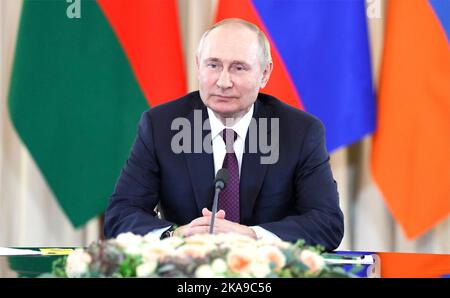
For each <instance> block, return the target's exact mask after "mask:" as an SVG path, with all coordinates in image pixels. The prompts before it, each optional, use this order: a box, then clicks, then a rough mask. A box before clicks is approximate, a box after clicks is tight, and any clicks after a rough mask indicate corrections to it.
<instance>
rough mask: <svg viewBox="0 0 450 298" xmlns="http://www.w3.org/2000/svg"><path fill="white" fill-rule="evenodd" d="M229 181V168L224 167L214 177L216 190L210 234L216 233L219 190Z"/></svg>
mask: <svg viewBox="0 0 450 298" xmlns="http://www.w3.org/2000/svg"><path fill="white" fill-rule="evenodd" d="M227 183H228V170H227V169H224V168H222V169H220V170H219V171H218V172H217V175H216V178H215V179H214V188H215V189H216V192H215V194H214V201H213V207H212V215H211V224H210V227H209V233H210V234H213V233H214V220H215V219H216V213H217V201H218V200H219V192H220V191H221V190H223V189H224V188H225V186H226V185H227Z"/></svg>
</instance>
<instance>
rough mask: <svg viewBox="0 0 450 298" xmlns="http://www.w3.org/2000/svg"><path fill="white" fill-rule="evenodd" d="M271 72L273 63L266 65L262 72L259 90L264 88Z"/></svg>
mask: <svg viewBox="0 0 450 298" xmlns="http://www.w3.org/2000/svg"><path fill="white" fill-rule="evenodd" d="M272 70H273V62H270V63H269V64H267V66H266V68H265V69H264V71H263V75H262V79H261V89H262V88H264V87H266V85H267V82H269V78H270V74H271V73H272Z"/></svg>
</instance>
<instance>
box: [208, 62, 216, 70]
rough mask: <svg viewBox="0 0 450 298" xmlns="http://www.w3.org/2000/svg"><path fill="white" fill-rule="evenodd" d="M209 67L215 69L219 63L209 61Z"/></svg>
mask: <svg viewBox="0 0 450 298" xmlns="http://www.w3.org/2000/svg"><path fill="white" fill-rule="evenodd" d="M208 67H209V68H213V69H214V68H216V67H217V64H215V63H208Z"/></svg>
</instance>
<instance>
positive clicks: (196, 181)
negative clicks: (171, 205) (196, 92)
mask: <svg viewBox="0 0 450 298" xmlns="http://www.w3.org/2000/svg"><path fill="white" fill-rule="evenodd" d="M195 111H197V112H195ZM198 111H201V116H200V115H199V112H198ZM196 113H197V114H196ZM187 118H188V120H189V122H190V123H191V145H192V146H191V148H192V153H185V154H184V156H185V158H186V165H187V168H188V172H189V177H190V179H191V184H192V188H193V190H194V195H195V201H196V203H197V208H198V212H199V215H200V214H201V210H202V209H203V208H204V207H206V208H208V209H211V206H212V201H213V196H214V186H213V182H214V159H213V155H212V154H211V153H206V152H205V150H203V148H201V153H194V142H195V141H196V140H195V135H194V134H195V133H197V134H201V142H203V140H205V138H206V136H207V135H208V134H210V133H211V130H210V129H209V130H204V129H201V127H202V126H203V123H204V121H205V120H207V119H208V112H207V110H206V107H205V105H204V104H203V103H202V101H201V99H200V97H198V98H195V99H194V100H193V107H192V110H191V112H190V113H189V114H188V116H187ZM199 120H201V124H200V125H201V126H200V127H198V126H197V127H196V126H195V125H194V121H197V123H198V121H199ZM195 130H197V131H195ZM198 130H200V131H198ZM209 140H211V137H209ZM197 141H198V140H197ZM202 144H203V143H202Z"/></svg>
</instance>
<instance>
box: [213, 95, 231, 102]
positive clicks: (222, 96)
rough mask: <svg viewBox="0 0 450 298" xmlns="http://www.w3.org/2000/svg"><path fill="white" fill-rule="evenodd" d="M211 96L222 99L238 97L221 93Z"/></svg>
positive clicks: (227, 99)
mask: <svg viewBox="0 0 450 298" xmlns="http://www.w3.org/2000/svg"><path fill="white" fill-rule="evenodd" d="M211 96H213V97H215V98H216V99H218V100H220V101H230V100H232V99H235V98H236V96H229V95H220V94H213V95H211Z"/></svg>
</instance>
